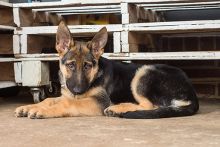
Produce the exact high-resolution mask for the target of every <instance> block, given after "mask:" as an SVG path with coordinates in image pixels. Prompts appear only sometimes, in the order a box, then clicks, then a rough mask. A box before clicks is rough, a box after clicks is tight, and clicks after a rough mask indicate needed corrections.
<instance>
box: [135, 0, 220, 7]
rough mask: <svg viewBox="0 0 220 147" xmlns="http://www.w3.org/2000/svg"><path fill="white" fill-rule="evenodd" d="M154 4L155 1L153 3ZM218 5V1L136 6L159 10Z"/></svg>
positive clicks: (219, 2)
mask: <svg viewBox="0 0 220 147" xmlns="http://www.w3.org/2000/svg"><path fill="white" fill-rule="evenodd" d="M154 2H155V1H154ZM218 4H220V1H200V2H191V1H188V2H184V3H183V2H178V3H175V2H174V3H162V2H161V3H157V4H152V3H151V4H150V3H147V4H139V5H138V6H140V7H148V8H155V7H160V8H164V7H177V6H180V7H184V6H209V5H212V6H214V5H218Z"/></svg>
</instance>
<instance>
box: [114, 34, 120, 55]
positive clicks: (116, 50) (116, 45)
mask: <svg viewBox="0 0 220 147" xmlns="http://www.w3.org/2000/svg"><path fill="white" fill-rule="evenodd" d="M113 47H114V50H113V52H114V53H119V52H121V32H114V33H113Z"/></svg>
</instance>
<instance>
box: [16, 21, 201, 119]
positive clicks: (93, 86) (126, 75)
mask: <svg viewBox="0 0 220 147" xmlns="http://www.w3.org/2000/svg"><path fill="white" fill-rule="evenodd" d="M107 40H108V34H107V30H106V28H102V29H101V30H100V31H99V32H98V33H97V34H96V35H95V37H94V38H93V39H92V40H91V41H89V42H77V41H75V40H73V38H72V37H71V34H70V31H69V29H68V27H67V26H66V25H65V23H64V22H61V23H60V25H59V27H58V30H57V35H56V49H57V51H58V53H59V57H60V70H61V73H62V81H61V82H62V83H63V85H64V88H63V89H62V95H61V96H60V97H58V98H47V99H45V100H44V101H42V102H40V103H38V104H33V105H27V106H21V107H18V108H17V109H16V111H15V115H16V116H17V117H26V116H27V117H29V118H52V117H71V116H97V115H104V114H105V115H107V116H118V117H123V118H136V119H139V118H140V119H141V118H165V117H178V116H189V115H193V114H195V113H196V112H197V111H198V109H199V104H198V100H197V96H196V94H195V91H194V89H193V87H192V84H191V83H190V81H189V79H188V78H187V76H186V75H185V73H184V72H183V71H181V70H180V69H178V68H175V67H171V66H167V65H159V64H157V65H136V64H132V63H131V64H127V63H121V62H116V61H110V60H108V59H105V58H103V57H101V55H102V53H103V52H104V47H105V45H106V43H107ZM112 104H115V105H112Z"/></svg>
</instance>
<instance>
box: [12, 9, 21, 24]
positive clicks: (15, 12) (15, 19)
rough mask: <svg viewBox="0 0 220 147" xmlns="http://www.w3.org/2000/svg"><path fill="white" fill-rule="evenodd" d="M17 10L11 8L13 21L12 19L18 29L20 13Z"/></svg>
mask: <svg viewBox="0 0 220 147" xmlns="http://www.w3.org/2000/svg"><path fill="white" fill-rule="evenodd" d="M19 10H20V9H19V8H13V19H14V23H15V24H16V25H17V26H18V27H20V26H21V20H20V12H19Z"/></svg>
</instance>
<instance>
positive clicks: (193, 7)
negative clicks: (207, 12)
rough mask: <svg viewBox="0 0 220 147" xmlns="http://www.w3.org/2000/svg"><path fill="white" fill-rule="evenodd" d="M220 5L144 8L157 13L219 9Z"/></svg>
mask: <svg viewBox="0 0 220 147" xmlns="http://www.w3.org/2000/svg"><path fill="white" fill-rule="evenodd" d="M219 7H220V5H215V6H205V5H201V6H179V7H163V8H161V7H153V8H148V7H144V9H146V10H149V9H151V10H155V11H180V10H201V9H218V8H219Z"/></svg>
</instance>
